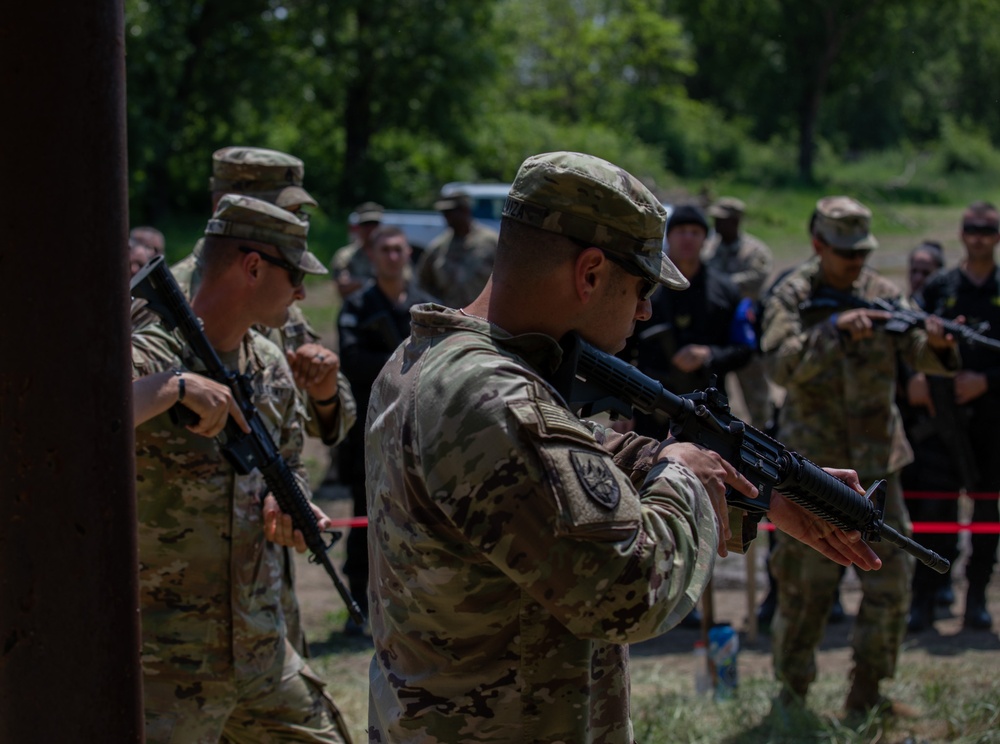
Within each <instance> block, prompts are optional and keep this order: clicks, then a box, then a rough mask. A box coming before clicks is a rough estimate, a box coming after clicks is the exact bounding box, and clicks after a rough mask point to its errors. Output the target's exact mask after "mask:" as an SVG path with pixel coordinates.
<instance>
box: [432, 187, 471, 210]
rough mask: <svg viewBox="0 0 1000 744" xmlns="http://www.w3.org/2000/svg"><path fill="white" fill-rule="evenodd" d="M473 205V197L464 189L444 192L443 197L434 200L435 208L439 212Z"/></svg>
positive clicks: (468, 207)
mask: <svg viewBox="0 0 1000 744" xmlns="http://www.w3.org/2000/svg"><path fill="white" fill-rule="evenodd" d="M471 207H472V197H471V196H469V195H468V194H467V193H465V192H464V191H450V192H448V193H447V194H446V193H444V192H442V193H441V198H440V199H438V200H437V201H436V202H434V209H436V210H437V211H439V212H447V211H448V210H449V209H462V208H465V209H470V208H471Z"/></svg>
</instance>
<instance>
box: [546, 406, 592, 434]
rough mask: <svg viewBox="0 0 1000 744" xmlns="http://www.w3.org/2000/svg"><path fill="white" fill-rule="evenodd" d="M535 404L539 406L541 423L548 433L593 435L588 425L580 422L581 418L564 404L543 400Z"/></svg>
mask: <svg viewBox="0 0 1000 744" xmlns="http://www.w3.org/2000/svg"><path fill="white" fill-rule="evenodd" d="M535 406H536V407H537V408H538V415H539V417H540V418H541V422H540V423H541V424H542V426H543V427H544V428H545V433H546V434H556V433H560V432H561V433H563V434H570V435H572V436H575V437H579V436H580V434H581V433H582V434H584V435H586V436H587V437H588V438H589V437H591V436H592V435H591V433H590V431H589V430H588V429H587V427H585V426H584V425H583V424H581V423H580V419H578V418H577V417H576V416H574V415H573V414H572V413H570V412H569V411H567V410H566V409H565V408H563V407H562V406H557V405H555V404H554V403H547V402H545V401H543V400H539V401H537V402H536V403H535Z"/></svg>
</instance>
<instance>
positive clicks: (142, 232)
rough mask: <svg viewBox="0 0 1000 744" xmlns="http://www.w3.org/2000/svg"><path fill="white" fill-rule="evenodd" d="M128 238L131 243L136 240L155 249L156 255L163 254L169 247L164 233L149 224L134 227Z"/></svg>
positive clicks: (154, 253)
mask: <svg viewBox="0 0 1000 744" xmlns="http://www.w3.org/2000/svg"><path fill="white" fill-rule="evenodd" d="M128 239H129V243H131V242H132V241H133V240H134V241H136V242H137V243H141V244H142V245H144V246H146V247H147V248H149V249H150V250H152V251H153V255H154V256H162V255H163V253H164V251H165V250H166V248H167V240H166V238H164V237H163V233H161V232H160V231H159V230H157V229H156V228H155V227H150V226H149V225H142V226H140V227H133V228H132V230H131V232H129V234H128Z"/></svg>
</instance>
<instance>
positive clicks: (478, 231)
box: [417, 222, 499, 308]
mask: <svg viewBox="0 0 1000 744" xmlns="http://www.w3.org/2000/svg"><path fill="white" fill-rule="evenodd" d="M498 239H499V236H498V235H497V234H496V233H495V232H494V231H493V230H490V229H489V228H487V227H484V226H483V225H481V224H479V223H478V222H473V223H472V227H471V228H470V231H469V234H468V235H466V236H464V237H461V238H459V237H455V233H454V231H453V230H451V229H448V230H445V231H444V232H443V233H441V234H440V235H438V236H437V237H436V238H434V240H432V241H431V244H430V245H429V246H428V247H427V250H426V251H425V252H424V255H423V256H421V257H420V263H419V264H418V266H417V283H418V284H419V286H420V288H421V289H422V290H424V291H425V292H426V293H427V294H429V295H431V296H432V297H437V298H438V299H440V300H441V302H442V303H443V304H445V305H447V306H448V307H456V308H457V307H464V306H465V305H468V304H469V303H470V302H472V301H473V300H474V299H475V298H476V297H477V296H478V295H479V293H480V292H481V291H482V290H483V287H485V286H486V280H487V279H489V278H490V274H491V273H492V272H493V257H494V254H495V253H496V250H497V240H498Z"/></svg>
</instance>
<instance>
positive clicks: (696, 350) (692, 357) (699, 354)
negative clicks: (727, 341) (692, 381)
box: [670, 344, 712, 372]
mask: <svg viewBox="0 0 1000 744" xmlns="http://www.w3.org/2000/svg"><path fill="white" fill-rule="evenodd" d="M711 361H712V350H711V349H710V348H709V347H707V346H705V345H704V344H688V345H687V346H683V347H681V348H680V349H679V350H678V351H677V353H676V354H674V355H673V357H671V359H670V363H671V364H673V365H674V366H675V367H676V368H677V369H679V370H680V371H681V372H694V371H695V370H699V369H701V368H702V367H704V366H706V365H707V364H708V363H709V362H711Z"/></svg>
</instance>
